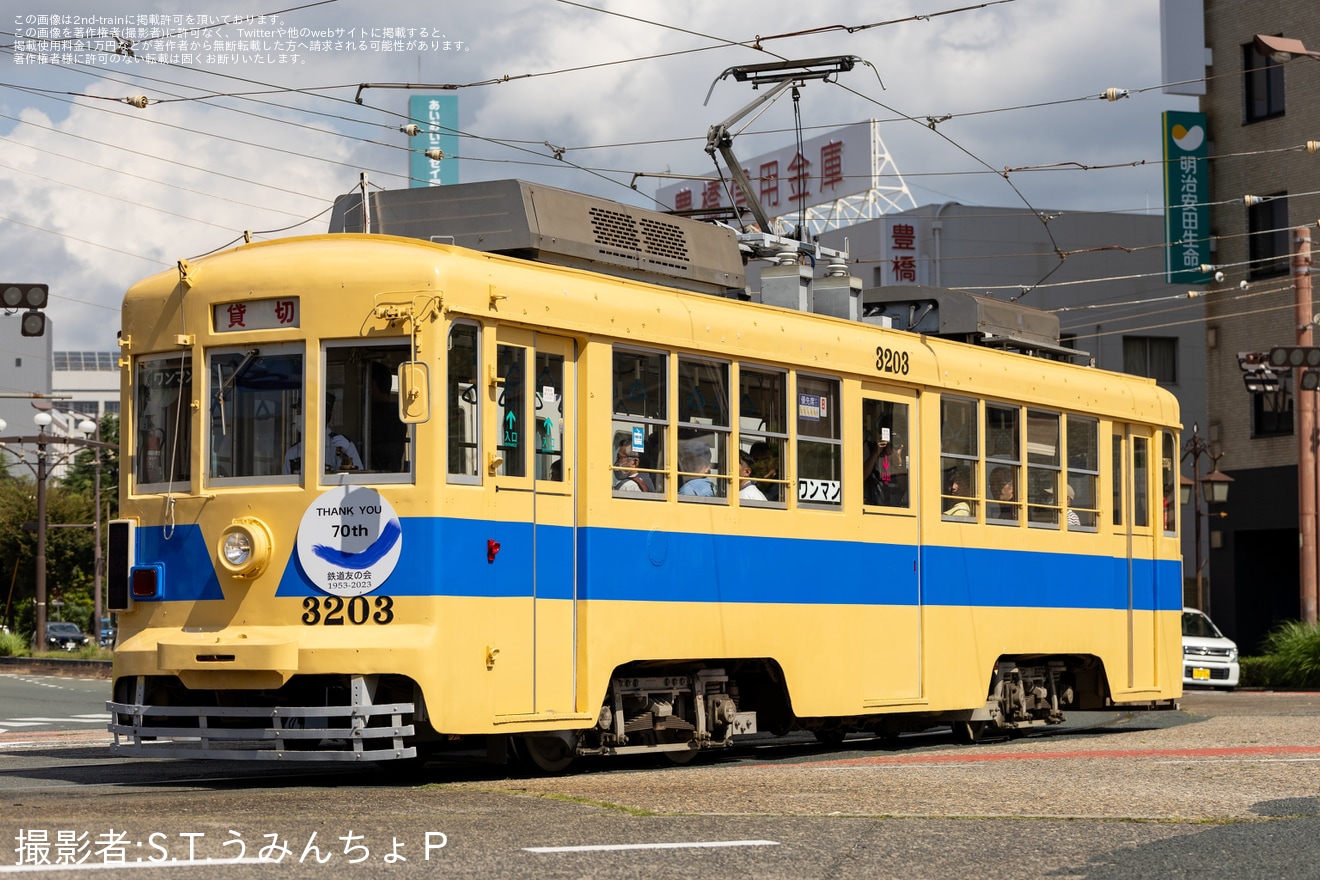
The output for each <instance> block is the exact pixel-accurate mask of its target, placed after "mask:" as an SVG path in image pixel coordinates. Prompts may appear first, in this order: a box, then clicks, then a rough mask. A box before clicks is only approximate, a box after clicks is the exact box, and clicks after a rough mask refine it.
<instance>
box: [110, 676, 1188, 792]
mask: <svg viewBox="0 0 1320 880" xmlns="http://www.w3.org/2000/svg"><path fill="white" fill-rule="evenodd" d="M240 695H241V696H240ZM1106 705H1110V700H1109V698H1108V691H1107V686H1106V679H1105V675H1104V670H1103V668H1102V665H1101V663H1100V661H1099V660H1097V659H1096V658H1094V657H1084V656H1064V657H1017V658H1001V659H1000V660H999V662H998V663H997V664H996V665H995V669H994V671H993V674H992V675H991V679H990V684H989V689H988V694H987V698H986V702H985V704H984V705H983V706H980V707H978V708H975V709H968V710H958V711H951V712H949V711H946V712H909V713H901V714H870V715H856V716H850V717H823V718H800V717H797V716H795V715H794V714H793V712H792V705H791V700H790V697H789V694H788V691H787V688H786V686H785V683H784V681H783V677H782V673H781V672H780V670H779V667H778V665H777V664H775V663H774V662H773V661H770V660H766V659H760V660H742V661H739V660H728V661H715V662H712V663H709V664H704V663H660V662H657V663H638V664H632V665H630V666H627V667H621V668H620V669H619V670H616V674H615V675H614V676H613V677H612V678H611V680H610V685H609V688H608V691H607V693H606V696H605V699H604V700H603V702H602V704H601V707H600V710H599V712H598V714H597V720H596V724H595V725H594V726H592V727H590V728H587V729H583V730H563V731H553V732H550V731H547V732H543V733H527V734H516V735H514V736H512V737H509V736H500V735H490V736H486V737H484V741H485V745H486V749H485V751H486V758H487V759H488V760H491V761H495V762H500V763H502V762H504V761H506V760H507V759H508V746H509V745H512V746H513V749H514V752H515V753H516V755H517V756H518V757H519V758H521V759H522V760H523V762H524V763H526V764H528V765H529V766H530V767H533V768H535V769H537V770H539V771H541V772H546V773H558V772H561V771H563V770H565V769H566V768H567V767H568V766H569V765H570V764H571V763H572V761H573V760H574V759H575V758H578V757H583V756H598V755H600V756H603V755H640V754H648V753H656V754H664V755H666V756H667V757H668V758H669V759H670V760H672V761H674V762H675V763H686V762H687V761H689V760H691V759H692V758H693V757H695V756H696V755H697V753H698V752H700V751H702V750H704V749H722V748H728V747H729V746H731V745H733V743H734V740H735V737H745V736H747V735H750V734H755V733H758V732H759V731H764V732H767V733H770V734H772V735H783V734H786V733H788V732H790V731H792V730H802V731H808V732H811V733H813V734H814V735H815V736H816V738H817V739H818V740H820V741H821V742H823V743H826V744H831V745H835V744H838V743H840V742H842V741H843V739H844V738H845V737H846V736H847V734H848V733H850V732H862V733H868V734H871V735H877V736H881V737H891V736H897V735H898V734H899V733H903V732H909V731H921V730H929V729H931V728H934V727H938V726H940V725H944V724H947V725H950V726H951V728H952V731H953V738H954V740H955V741H957V742H962V743H973V742H976V741H978V740H980V739H981V738H982V737H984V736H987V735H996V734H1009V735H1011V734H1013V733H1014V732H1020V731H1022V730H1025V729H1030V728H1036V727H1043V726H1046V725H1052V724H1058V723H1060V722H1062V721H1063V720H1064V716H1063V710H1064V709H1065V708H1078V709H1098V708H1102V707H1104V706H1106ZM1174 707H1176V704H1175V703H1173V702H1172V701H1166V702H1165V703H1162V704H1152V705H1149V706H1146V707H1143V708H1174ZM107 708H108V709H109V710H110V711H111V712H112V714H113V717H112V721H111V725H110V729H111V732H112V733H114V735H115V742H114V746H113V748H114V749H115V750H116V751H120V752H127V753H131V754H141V755H153V756H162V757H165V756H168V757H183V758H218V759H228V760H259V759H275V760H285V761H312V760H334V761H372V762H380V761H394V760H404V759H413V758H417V757H419V756H425V755H426V754H428V753H429V752H432V751H438V750H441V749H444V748H463V747H464V746H463V744H464V743H466V744H467V747H469V748H470V747H471V745H472V744H473V742H474V740H476V741H481V740H482V739H483V738H481V737H475V738H474V737H472V736H456V735H446V734H443V733H437V732H435V730H434V729H433V726H432V725H433V720H432V719H430V718H428V717H427V712H426V707H425V704H424V702H423V700H422V698H421V694H420V691H419V690H418V689H417V687H416V685H415V684H414V683H413V682H412V681H411V680H409V679H407V678H405V677H403V676H397V675H373V676H363V675H352V676H347V675H346V676H308V677H304V678H298V677H295V678H294V679H291V680H290V681H289V682H288V683H286V684H285V685H284V686H282V687H280V688H278V689H275V690H246V691H239V690H215V691H211V690H193V689H189V688H186V687H184V686H183V684H182V683H181V682H180V681H179V680H178V679H177V678H174V677H172V676H134V677H126V678H123V679H121V680H120V681H119V682H117V684H116V689H115V694H114V700H113V701H112V702H110V703H108V704H107Z"/></svg>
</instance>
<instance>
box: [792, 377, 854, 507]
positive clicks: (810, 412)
mask: <svg viewBox="0 0 1320 880" xmlns="http://www.w3.org/2000/svg"><path fill="white" fill-rule="evenodd" d="M841 389H842V382H841V380H839V379H838V378H837V377H835V376H821V375H817V374H810V373H798V374H797V376H796V381H795V384H794V391H793V393H794V396H795V397H796V398H797V402H798V410H797V419H796V425H797V473H796V475H795V476H796V479H797V506H798V507H801V508H808V509H817V510H841V509H842V508H843V499H844V494H845V487H844V479H843V473H844V472H843V399H842V394H841ZM814 391H820V392H823V393H819V394H816V393H812V392H814ZM822 429H823V430H822ZM822 465H823V466H822ZM831 496H833V497H831Z"/></svg>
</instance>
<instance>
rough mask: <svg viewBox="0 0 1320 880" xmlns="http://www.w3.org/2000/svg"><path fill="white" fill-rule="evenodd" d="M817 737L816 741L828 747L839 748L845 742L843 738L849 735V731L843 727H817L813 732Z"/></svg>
mask: <svg viewBox="0 0 1320 880" xmlns="http://www.w3.org/2000/svg"><path fill="white" fill-rule="evenodd" d="M812 733H813V734H815V736H816V741H817V742H821V743H824V744H825V745H827V746H837V745H839V744H840V743H842V742H843V738H844V737H846V736H847V735H848V731H846V730H844V729H843V728H841V727H817V728H816V729H815V730H813V731H812Z"/></svg>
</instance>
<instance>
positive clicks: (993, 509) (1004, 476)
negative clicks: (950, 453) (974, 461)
mask: <svg viewBox="0 0 1320 880" xmlns="http://www.w3.org/2000/svg"><path fill="white" fill-rule="evenodd" d="M1019 416H1020V412H1019V410H1018V408H1017V407H1015V406H1012V407H1010V406H997V405H995V404H990V403H987V404H986V406H985V468H986V501H985V518H986V522H994V523H1000V524H1001V525H1008V524H1014V523H1017V522H1018V521H1019V520H1020V519H1021V510H1022V501H1021V490H1020V489H1019V483H1020V482H1021V480H1020V479H1019V477H1020V473H1021V468H1022V451H1021V449H1022V447H1021V434H1020V432H1019V430H1018V423H1019Z"/></svg>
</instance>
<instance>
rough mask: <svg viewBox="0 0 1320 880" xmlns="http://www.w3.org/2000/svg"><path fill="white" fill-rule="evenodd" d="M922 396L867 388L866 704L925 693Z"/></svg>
mask: <svg viewBox="0 0 1320 880" xmlns="http://www.w3.org/2000/svg"><path fill="white" fill-rule="evenodd" d="M917 403H918V398H917V395H916V394H915V393H914V392H911V391H908V390H907V389H901V388H888V387H882V386H872V385H867V386H864V387H863V389H862V431H863V435H864V438H865V442H864V444H863V447H862V456H863V462H862V470H863V473H862V480H861V482H860V485H861V486H862V496H863V497H862V515H863V519H862V521H863V533H864V540H865V541H866V542H867V547H866V552H867V554H868V557H869V562H868V565H867V571H868V578H867V579H868V583H869V590H870V595H869V596H867V597H866V600H867V602H868V604H867V605H865V606H864V607H863V608H862V609H861V611H862V613H863V614H865V615H867V616H868V620H867V622H866V630H865V631H866V632H867V633H869V634H870V636H871V637H868V638H865V639H862V640H861V641H862V644H863V645H864V648H863V651H864V655H863V663H862V671H861V675H862V682H861V686H862V689H861V693H862V696H863V699H864V700H865V702H866V705H867V706H884V705H893V704H895V703H908V702H913V701H915V700H917V699H919V698H920V697H921V696H922V687H921V674H922V670H921V625H922V599H921V597H922V593H921V570H920V565H919V562H918V560H919V559H920V554H919V553H918V547H919V541H920V532H919V529H918V523H919V522H920V517H919V513H920V509H919V502H920V499H921V492H920V491H919V489H920V487H919V485H918V475H919V474H920V472H921V469H920V468H919V467H918V466H917V464H918V462H917V458H916V456H917V454H918V450H919V449H920V448H921V446H920V444H919V443H918V442H917V441H918V439H919V438H918V437H917V430H918V426H919V424H920V419H918V418H917ZM868 466H869V467H868ZM879 634H883V636H880V635H879Z"/></svg>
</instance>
